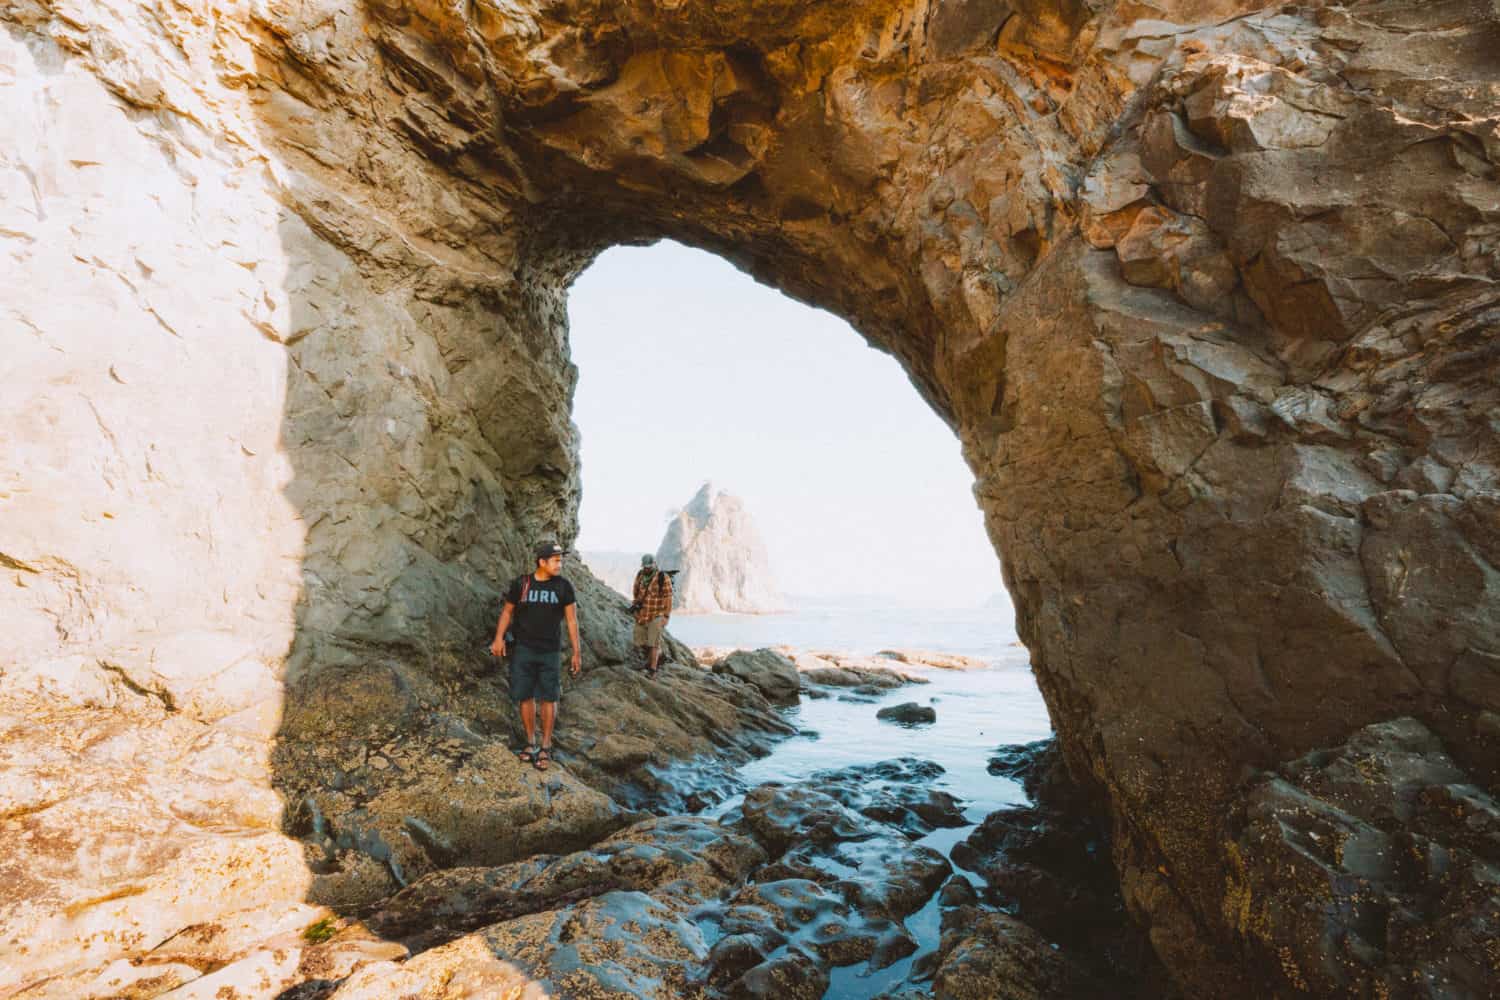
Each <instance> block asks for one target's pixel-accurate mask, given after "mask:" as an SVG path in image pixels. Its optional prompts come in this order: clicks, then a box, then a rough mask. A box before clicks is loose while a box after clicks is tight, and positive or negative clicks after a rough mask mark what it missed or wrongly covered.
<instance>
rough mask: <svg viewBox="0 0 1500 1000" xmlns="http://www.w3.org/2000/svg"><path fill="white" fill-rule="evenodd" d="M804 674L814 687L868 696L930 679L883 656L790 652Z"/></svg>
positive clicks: (926, 681) (925, 682)
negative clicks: (850, 689)
mask: <svg viewBox="0 0 1500 1000" xmlns="http://www.w3.org/2000/svg"><path fill="white" fill-rule="evenodd" d="M787 655H788V656H790V657H791V658H792V660H793V662H795V663H796V664H797V669H798V670H799V671H801V673H802V677H803V679H804V680H806V681H807V682H808V683H809V684H811V685H821V686H824V687H834V688H852V689H855V690H859V691H862V692H865V693H868V694H880V693H882V692H884V691H888V690H891V689H893V688H898V687H902V686H904V685H907V684H927V683H929V680H928V678H926V677H923V676H921V675H920V674H919V673H917V672H916V671H910V670H901V669H899V668H896V667H895V666H894V665H893V663H894V662H900V661H896V660H894V658H892V657H887V656H885V655H883V654H879V655H876V656H857V655H853V654H849V653H835V652H815V653H810V652H806V651H803V650H788V651H787Z"/></svg>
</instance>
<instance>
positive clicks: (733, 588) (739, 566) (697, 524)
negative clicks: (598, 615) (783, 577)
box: [656, 483, 787, 614]
mask: <svg viewBox="0 0 1500 1000" xmlns="http://www.w3.org/2000/svg"><path fill="white" fill-rule="evenodd" d="M656 564H657V565H658V566H660V567H661V568H663V569H672V570H677V571H678V575H677V577H676V578H675V580H674V583H675V585H676V589H675V591H674V592H673V597H672V604H673V607H675V608H677V609H678V610H680V611H682V612H684V613H687V614H712V613H715V612H731V613H736V614H762V613H764V612H769V611H785V610H786V607H787V603H786V598H785V597H783V596H782V595H781V593H780V591H778V590H777V588H776V581H775V578H774V577H773V575H772V573H771V565H770V559H769V558H768V557H767V556H766V546H765V542H763V541H762V540H761V537H760V531H759V530H758V529H757V528H756V526H755V519H754V518H752V517H751V516H750V512H749V511H748V510H747V509H746V508H745V503H744V501H742V500H741V499H740V498H739V497H736V496H731V495H730V494H728V493H725V492H724V491H723V490H716V489H714V487H713V484H712V483H704V484H703V486H702V488H700V489H699V490H698V492H697V493H696V494H694V496H693V499H692V500H690V501H689V502H688V504H687V506H686V507H683V508H682V509H681V510H680V511H678V512H677V514H676V515H675V516H674V517H673V518H672V520H671V522H669V523H668V524H667V533H666V534H665V535H664V536H663V537H662V540H661V545H660V546H658V547H657V549H656Z"/></svg>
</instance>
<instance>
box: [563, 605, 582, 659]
mask: <svg viewBox="0 0 1500 1000" xmlns="http://www.w3.org/2000/svg"><path fill="white" fill-rule="evenodd" d="M563 617H564V618H566V619H567V621H568V641H569V642H571V643H572V644H573V662H572V664H571V665H570V666H569V669H570V670H572V671H573V673H574V674H577V673H578V671H579V670H580V669H582V667H583V647H582V646H580V645H579V644H578V605H577V604H565V605H563Z"/></svg>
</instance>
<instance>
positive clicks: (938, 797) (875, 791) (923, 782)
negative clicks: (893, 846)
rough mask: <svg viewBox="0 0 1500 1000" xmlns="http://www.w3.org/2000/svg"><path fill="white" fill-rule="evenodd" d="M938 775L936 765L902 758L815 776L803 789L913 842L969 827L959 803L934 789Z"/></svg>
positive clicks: (911, 758) (925, 761)
mask: <svg viewBox="0 0 1500 1000" xmlns="http://www.w3.org/2000/svg"><path fill="white" fill-rule="evenodd" d="M942 774H943V768H942V766H941V765H940V764H936V763H934V762H933V761H930V760H918V759H916V758H914V757H903V758H900V759H897V760H883V761H879V762H878V763H875V764H856V765H854V766H851V767H844V768H839V769H837V770H832V771H814V772H813V773H812V775H811V776H810V777H809V778H808V779H807V781H806V782H805V784H807V785H809V786H811V787H813V788H816V789H817V790H818V791H819V792H821V793H823V794H824V795H828V796H830V797H831V798H833V799H836V800H837V801H838V802H839V803H841V804H842V805H844V806H847V807H848V808H850V809H853V810H854V811H855V812H857V813H859V814H860V815H861V816H865V817H867V818H869V819H873V820H876V821H877V822H880V823H886V824H889V825H890V826H894V827H896V828H897V829H899V830H900V831H901V832H902V833H904V834H906V836H907V837H909V838H910V839H912V840H917V839H919V838H921V837H925V836H926V835H927V834H929V833H931V832H932V831H933V830H937V829H942V828H949V829H951V828H953V827H960V826H967V825H968V823H969V820H968V819H967V818H965V816H964V809H963V803H962V802H961V801H960V800H958V799H957V798H955V797H954V796H952V795H950V794H949V793H947V792H944V791H939V790H937V789H935V788H933V787H932V783H933V782H934V781H936V780H937V779H938V778H939V777H941V776H942Z"/></svg>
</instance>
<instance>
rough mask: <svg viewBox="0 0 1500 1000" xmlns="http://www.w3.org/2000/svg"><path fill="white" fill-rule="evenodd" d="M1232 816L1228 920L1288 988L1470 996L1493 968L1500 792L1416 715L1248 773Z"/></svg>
mask: <svg viewBox="0 0 1500 1000" xmlns="http://www.w3.org/2000/svg"><path fill="white" fill-rule="evenodd" d="M1236 826H1237V830H1236V832H1235V841H1234V844H1235V853H1234V856H1235V857H1236V858H1237V859H1238V864H1237V865H1236V867H1235V869H1234V870H1233V871H1232V873H1231V879H1232V881H1231V887H1230V888H1231V898H1232V899H1233V900H1234V902H1235V905H1236V907H1237V910H1236V913H1237V917H1236V919H1237V927H1238V928H1239V930H1240V932H1241V933H1242V934H1243V935H1244V936H1245V938H1246V940H1247V942H1248V943H1250V944H1251V945H1252V946H1253V947H1255V948H1256V949H1257V950H1258V951H1259V952H1260V953H1262V954H1264V955H1266V956H1268V957H1269V956H1270V955H1276V956H1278V957H1279V964H1278V966H1277V972H1278V973H1279V974H1280V975H1281V976H1282V977H1283V978H1284V981H1285V983H1286V986H1285V988H1286V989H1288V990H1291V989H1293V988H1296V989H1301V990H1304V991H1307V992H1310V993H1313V994H1319V995H1333V994H1336V993H1340V992H1346V991H1349V990H1350V989H1352V984H1354V983H1357V982H1366V981H1374V982H1377V983H1381V984H1383V987H1384V989H1385V990H1386V991H1387V992H1388V993H1389V994H1390V995H1392V996H1403V995H1409V996H1418V995H1433V996H1435V995H1442V994H1447V995H1453V996H1481V995H1484V994H1485V993H1487V992H1488V991H1489V990H1491V989H1492V988H1493V985H1494V983H1495V982H1496V981H1497V977H1500V956H1497V955H1496V953H1495V948H1494V943H1495V942H1496V941H1500V910H1497V908H1496V905H1495V901H1496V899H1497V898H1500V895H1497V893H1500V803H1497V801H1496V800H1495V798H1494V797H1493V796H1491V795H1490V794H1488V793H1487V792H1485V791H1484V790H1483V789H1482V788H1480V787H1479V786H1478V785H1476V784H1475V783H1474V782H1473V780H1472V778H1471V776H1470V775H1469V774H1468V773H1466V772H1465V771H1464V770H1463V769H1462V768H1461V767H1459V766H1458V765H1457V764H1456V763H1455V762H1454V760H1453V758H1452V757H1450V756H1449V755H1448V754H1447V753H1446V752H1445V751H1444V749H1443V746H1442V744H1441V742H1440V741H1439V740H1438V739H1437V738H1436V737H1435V736H1433V734H1432V733H1431V731H1429V730H1428V729H1427V728H1426V727H1425V726H1423V725H1421V724H1420V723H1419V722H1417V721H1415V720H1413V719H1398V720H1395V721H1392V722H1384V723H1377V724H1374V725H1371V726H1367V727H1365V728H1364V729H1362V730H1360V731H1359V732H1357V733H1356V734H1355V735H1354V736H1353V737H1352V738H1351V739H1350V740H1349V741H1348V742H1346V743H1344V744H1342V745H1341V746H1339V747H1336V748H1333V749H1330V750H1323V751H1317V752H1314V753H1312V754H1308V755H1307V756H1304V757H1301V758H1298V759H1297V760H1295V761H1291V762H1288V763H1287V764H1284V765H1282V767H1281V768H1280V769H1279V770H1278V771H1277V772H1276V773H1274V774H1261V775H1259V776H1257V778H1256V779H1255V780H1254V781H1253V782H1252V784H1251V787H1250V790H1249V792H1248V794H1247V795H1246V797H1245V800H1244V812H1243V813H1242V814H1241V815H1240V816H1239V817H1237V822H1236ZM1307 899H1318V900H1320V901H1321V902H1320V903H1319V904H1318V905H1317V906H1311V905H1308V904H1307V903H1306V902H1305V900H1307ZM1439 914H1441V916H1439ZM1439 928H1441V929H1440V930H1439ZM1327 956H1337V959H1338V960H1337V961H1334V962H1330V961H1327V960H1326V958H1327Z"/></svg>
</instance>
